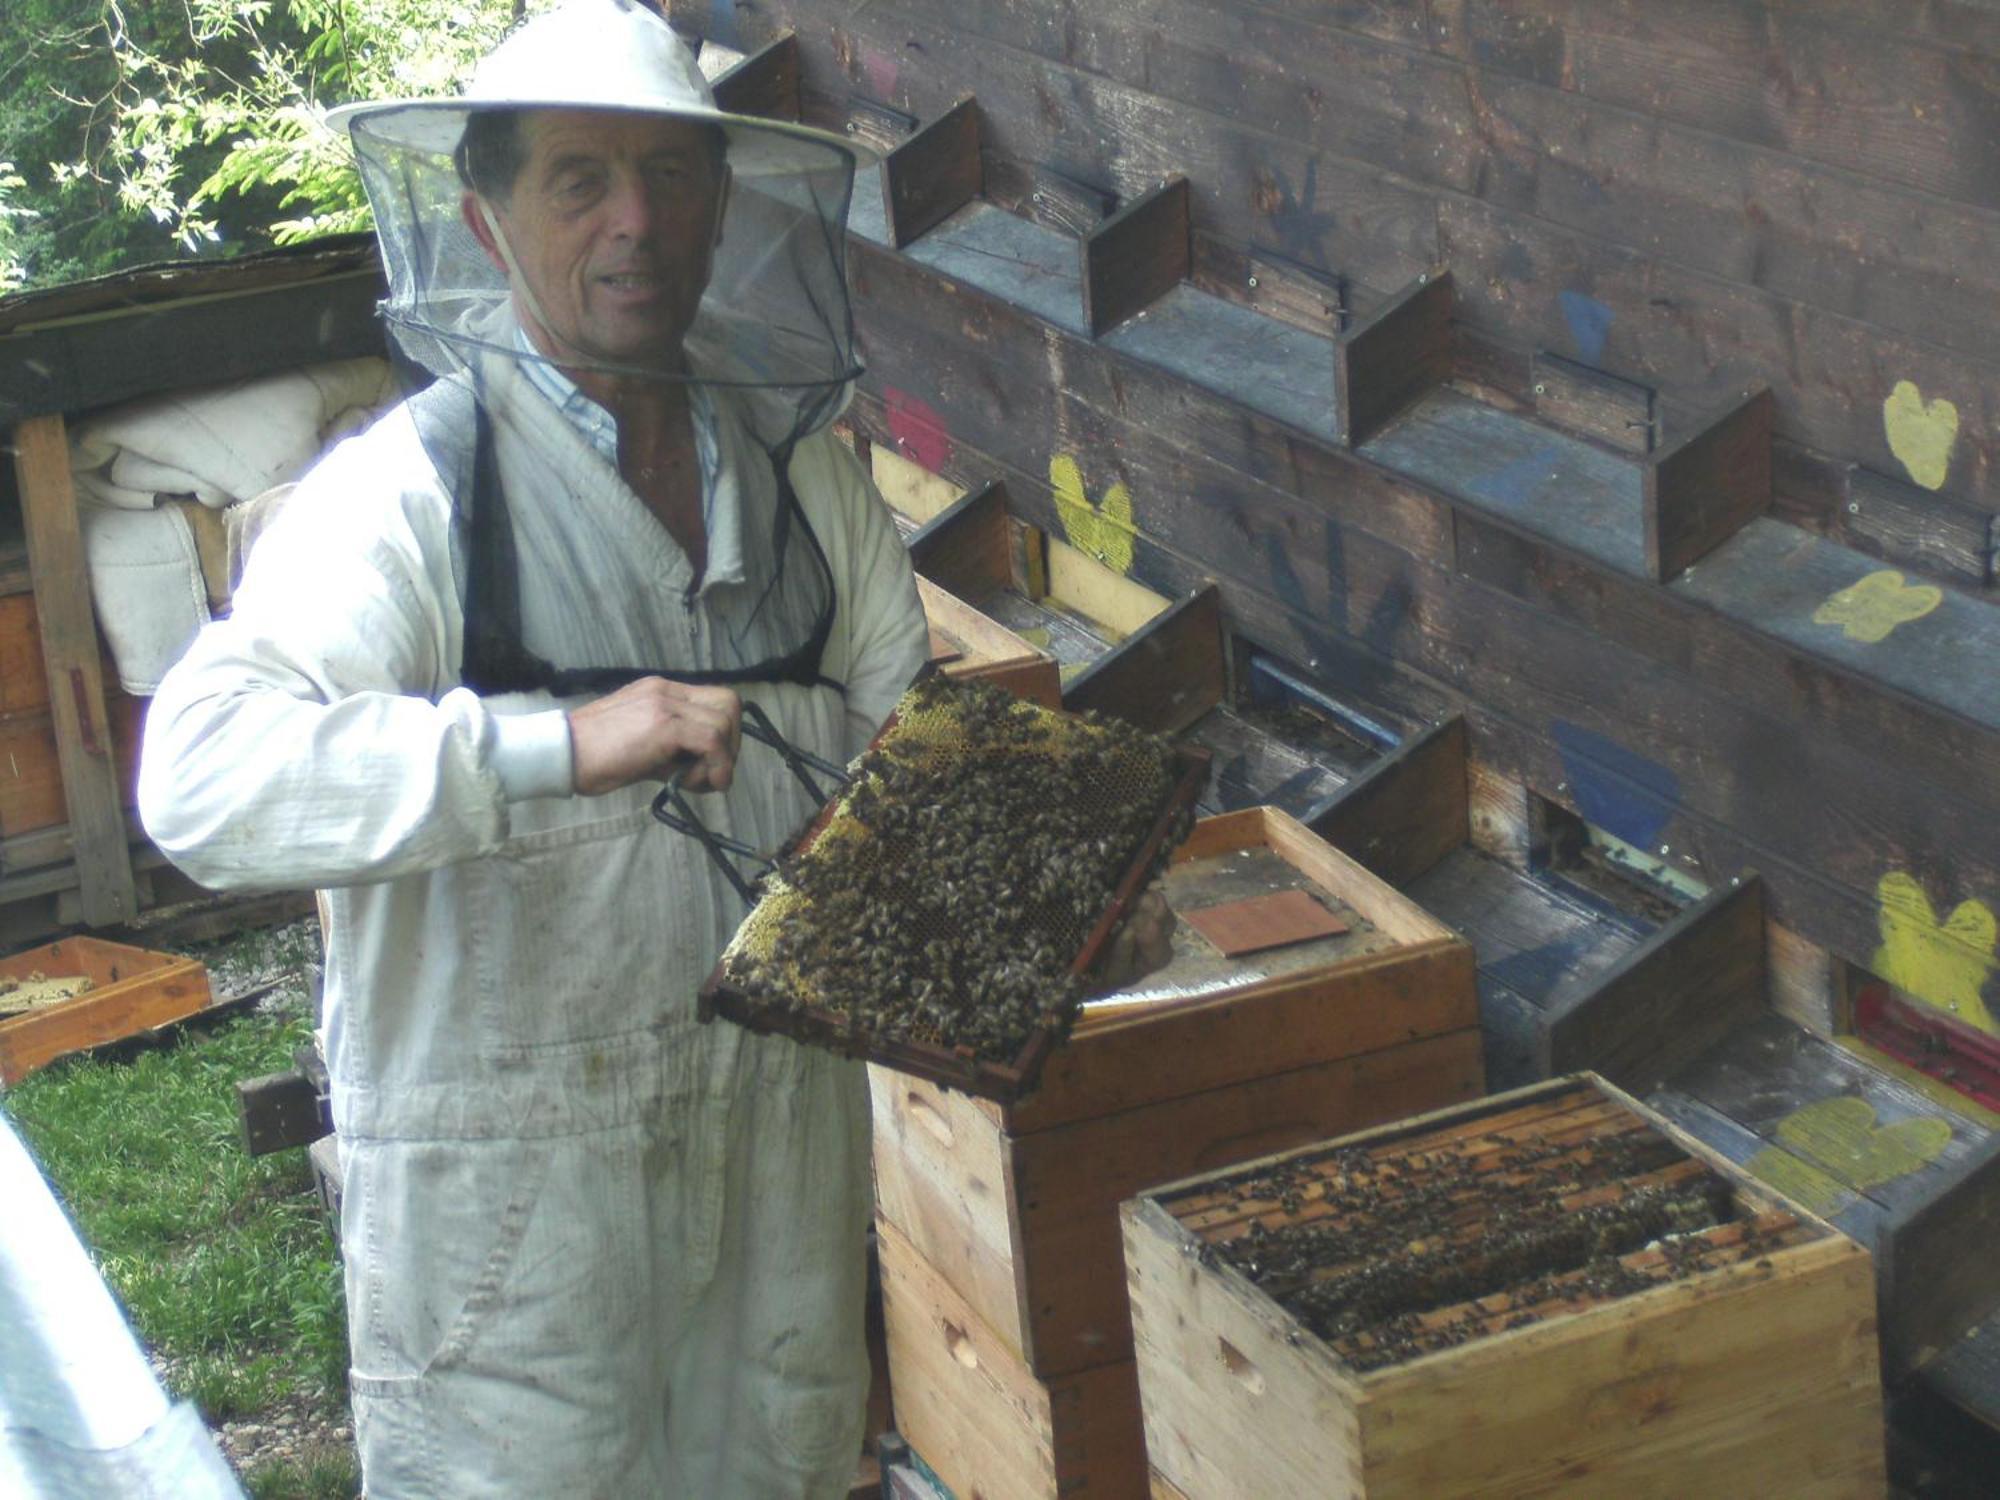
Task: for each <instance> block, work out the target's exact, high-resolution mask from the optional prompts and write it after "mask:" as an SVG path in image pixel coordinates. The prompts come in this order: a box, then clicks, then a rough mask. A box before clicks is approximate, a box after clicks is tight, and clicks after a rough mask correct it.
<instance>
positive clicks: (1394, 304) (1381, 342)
mask: <svg viewBox="0 0 2000 1500" xmlns="http://www.w3.org/2000/svg"><path fill="white" fill-rule="evenodd" d="M1453 296H1454V294H1453V291H1452V282H1451V273H1450V272H1449V271H1437V272H1426V273H1425V274H1424V275H1422V276H1419V277H1418V278H1417V279H1416V280H1415V281H1413V282H1412V283H1410V285H1408V286H1406V287H1404V288H1403V290H1402V291H1400V292H1398V293H1397V294H1396V295H1395V296H1393V297H1391V298H1390V299H1389V300H1388V301H1387V302H1385V303H1383V304H1382V306H1380V307H1378V308H1376V309H1375V311H1374V312H1372V313H1370V314H1369V315H1368V316H1367V317H1365V318H1363V319H1361V320H1360V321H1359V322H1357V323H1355V324H1354V326H1353V327H1351V328H1349V329H1348V330H1347V332H1346V333H1345V334H1343V335H1342V336H1341V338H1340V341H1339V342H1338V343H1336V344H1335V345H1334V346H1333V357H1334V377H1333V401H1334V431H1335V434H1336V435H1337V436H1338V438H1339V440H1340V442H1341V443H1342V444H1344V445H1345V446H1347V447H1349V448H1358V447H1360V446H1361V444H1363V443H1365V442H1367V441H1368V439H1369V438H1371V437H1373V436H1374V435H1375V434H1376V433H1377V432H1379V431H1380V430H1381V428H1382V426H1383V424H1384V423H1386V422H1387V421H1388V420H1389V418H1390V417H1392V416H1394V415H1395V414H1396V413H1397V412H1398V411H1400V410H1402V408H1403V407H1405V406H1407V405H1408V404H1409V403H1410V402H1411V401H1413V400H1415V399H1416V398H1417V397H1418V396H1420V395H1421V394H1423V392H1424V391H1425V390H1427V389H1429V388H1430V387H1431V386H1433V385H1436V384H1437V383H1438V382H1439V381H1441V380H1443V379H1444V378H1445V376H1446V375H1448V374H1449V373H1450V371H1451V309H1452V301H1453Z"/></svg>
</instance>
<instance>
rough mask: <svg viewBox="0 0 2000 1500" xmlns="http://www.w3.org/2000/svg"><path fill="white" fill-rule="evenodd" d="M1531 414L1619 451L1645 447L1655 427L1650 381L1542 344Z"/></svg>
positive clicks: (1650, 442) (1536, 362) (1534, 375)
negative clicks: (1631, 377) (1626, 376)
mask: <svg viewBox="0 0 2000 1500" xmlns="http://www.w3.org/2000/svg"><path fill="white" fill-rule="evenodd" d="M1529 373H1530V377H1531V378H1532V379H1533V381H1534V387H1533V389H1534V393H1535V415H1537V416H1538V417H1540V418H1541V419H1542V420H1543V421H1544V422H1549V423H1553V424H1554V425H1555V426H1557V427H1567V428H1569V429H1571V430H1572V431H1574V432H1580V433H1582V434H1583V435H1584V436H1585V437H1592V438H1596V439H1597V440H1598V441H1599V442H1600V443H1603V444H1605V445H1606V446H1608V447H1612V448H1616V449H1618V450H1620V451H1621V452H1624V453H1638V454H1644V453H1650V452H1652V450H1653V443H1654V438H1655V436H1656V435H1657V432H1658V423H1659V418H1658V416H1657V414H1656V412H1655V411H1654V405H1655V401H1656V399H1657V398H1656V396H1655V393H1654V392H1653V390H1652V389H1651V388H1650V387H1649V386H1643V385H1640V384H1638V383H1637V382H1636V381H1631V380H1622V379H1620V378H1619V377H1618V376H1616V375H1612V374H1608V373H1607V372H1605V371H1603V370H1598V369H1593V368H1592V367H1591V366H1589V365H1586V364H1579V363H1578V362H1577V361H1576V360H1573V359H1565V358H1563V356H1562V355H1560V354H1551V353H1549V352H1548V351H1547V350H1545V349H1541V350H1537V351H1536V352H1535V356H1534V360H1533V363H1532V367H1531V369H1530V372H1529Z"/></svg>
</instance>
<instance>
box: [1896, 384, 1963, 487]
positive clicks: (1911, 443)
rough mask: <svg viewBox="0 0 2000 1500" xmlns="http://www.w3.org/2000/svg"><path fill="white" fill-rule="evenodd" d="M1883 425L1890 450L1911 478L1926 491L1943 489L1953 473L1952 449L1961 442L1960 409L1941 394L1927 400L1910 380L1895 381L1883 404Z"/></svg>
mask: <svg viewBox="0 0 2000 1500" xmlns="http://www.w3.org/2000/svg"><path fill="white" fill-rule="evenodd" d="M1882 426H1883V428H1884V430H1886V431H1887V433H1888V435H1889V451H1890V452H1891V453H1893V454H1895V455H1896V458H1897V461H1898V462H1900V463H1901V464H1902V466H1903V467H1904V468H1905V469H1907V470H1909V474H1910V478H1912V479H1914V480H1915V481H1916V482H1917V483H1918V484H1920V485H1922V486H1923V487H1924V488H1925V489H1927V490H1935V489H1940V488H1942V487H1943V485H1944V480H1945V475H1947V474H1949V473H1950V472H1951V450H1952V447H1953V445H1954V444H1956V443H1957V442H1958V408H1957V407H1956V406H1953V405H1952V404H1951V403H1950V402H1949V401H1947V400H1945V399H1944V398H1943V397H1942V396H1940V397H1939V398H1938V399H1937V400H1935V401H1926V400H1924V395H1923V392H1922V391H1920V390H1918V389H1917V388H1916V386H1915V385H1914V384H1912V383H1911V382H1910V381H1907V380H1899V381H1897V382H1896V388H1895V389H1894V390H1893V391H1891V392H1889V399H1888V400H1886V401H1884V402H1883V403H1882Z"/></svg>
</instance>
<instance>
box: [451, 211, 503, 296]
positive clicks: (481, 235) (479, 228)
mask: <svg viewBox="0 0 2000 1500" xmlns="http://www.w3.org/2000/svg"><path fill="white" fill-rule="evenodd" d="M458 211H459V214H460V215H461V216H462V217H463V218H464V220H465V227H466V228H467V229H470V230H471V231H472V237H473V238H474V239H475V240H478V241H479V248H480V249H482V250H484V251H485V252H486V258H487V259H488V260H490V261H492V262H493V269H494V270H496V271H498V272H499V273H500V274H501V275H503V276H504V275H506V274H507V259H506V257H505V256H503V255H502V254H501V253H500V247H499V246H498V245H496V244H494V243H493V226H492V225H491V224H488V223H487V222H486V213H485V211H484V209H483V208H482V207H481V205H480V201H479V195H478V194H477V193H473V192H466V193H462V194H460V195H459V200H458Z"/></svg>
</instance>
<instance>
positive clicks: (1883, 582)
mask: <svg viewBox="0 0 2000 1500" xmlns="http://www.w3.org/2000/svg"><path fill="white" fill-rule="evenodd" d="M1942 603H1944V590H1943V589H1941V588H1938V587H1937V586H1936V585H1934V584H1929V583H1905V582H1903V575H1902V574H1901V573H1898V572H1897V571H1896V570H1895V569H1894V568H1884V569H1882V570H1881V571H1880V572H1879V573H1870V574H1869V575H1868V576H1867V577H1866V578H1864V579H1862V580H1861V581H1860V582H1859V583H1852V584H1849V585H1848V586H1847V587H1846V588H1844V589H1842V590H1841V591H1840V592H1839V593H1837V594H1831V595H1829V596H1828V597H1827V600H1826V602H1825V603H1824V604H1822V605H1820V607H1819V608H1818V609H1816V610H1814V611H1813V624H1815V625H1838V626H1840V627H1841V630H1842V633H1843V634H1845V635H1846V637H1847V638H1848V639H1849V640H1850V641H1867V642H1868V643H1869V644H1870V645H1873V644H1874V643H1875V642H1877V641H1883V640H1887V639H1888V637H1889V632H1890V631H1892V630H1894V629H1895V628H1896V627H1897V626H1898V625H1907V624H1909V623H1910V621H1912V620H1921V619H1922V618H1923V617H1924V616H1925V615H1927V614H1929V613H1930V612H1931V611H1932V610H1934V609H1936V608H1937V607H1938V606H1939V605H1940V604H1942Z"/></svg>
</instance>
